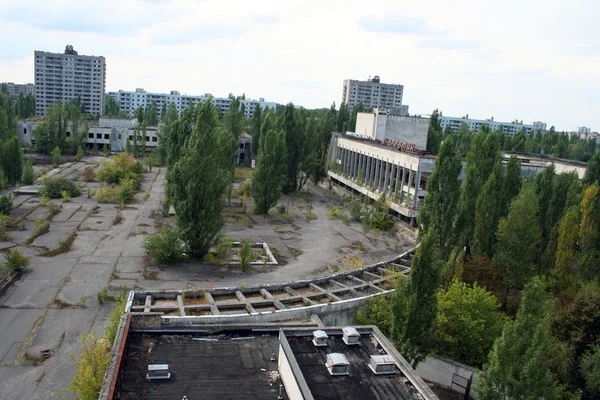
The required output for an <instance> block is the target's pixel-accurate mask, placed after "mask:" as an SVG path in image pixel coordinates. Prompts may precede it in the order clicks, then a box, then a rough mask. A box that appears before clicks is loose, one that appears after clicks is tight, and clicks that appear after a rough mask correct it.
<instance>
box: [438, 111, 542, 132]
mask: <svg viewBox="0 0 600 400" xmlns="http://www.w3.org/2000/svg"><path fill="white" fill-rule="evenodd" d="M462 124H467V125H468V126H469V130H471V131H473V132H477V131H478V130H479V128H481V127H482V126H484V125H487V126H489V127H490V129H491V130H492V131H496V130H499V129H502V131H504V132H507V133H510V134H511V135H515V134H516V133H517V132H519V131H520V130H521V129H525V133H527V134H531V133H535V132H537V131H538V130H539V131H541V132H544V131H546V123H545V122H542V121H534V122H532V123H531V124H529V125H528V124H523V121H519V120H515V121H512V122H500V121H494V117H491V118H489V119H485V120H483V119H474V118H469V114H467V115H466V116H464V117H447V116H445V115H441V114H440V125H441V127H442V130H445V129H446V127H450V129H451V130H452V131H453V132H456V130H457V129H458V127H459V126H460V125H462Z"/></svg>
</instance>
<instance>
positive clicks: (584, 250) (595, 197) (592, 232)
mask: <svg viewBox="0 0 600 400" xmlns="http://www.w3.org/2000/svg"><path fill="white" fill-rule="evenodd" d="M579 246H580V252H581V254H580V255H579V258H578V268H579V271H580V274H581V277H582V278H583V279H585V280H591V279H600V195H599V190H598V185H596V184H592V185H590V186H588V187H587V188H586V190H585V193H584V195H583V199H582V200H581V225H580V227H579Z"/></svg>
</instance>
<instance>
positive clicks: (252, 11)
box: [0, 0, 600, 130]
mask: <svg viewBox="0 0 600 400" xmlns="http://www.w3.org/2000/svg"><path fill="white" fill-rule="evenodd" d="M355 4H356V5H355ZM599 16H600V1H598V0H570V1H566V0H565V1H554V0H541V1H537V0H536V1H533V0H519V1H517V0H477V1H473V0H454V1H447V0H418V1H411V0H395V1H394V0H389V1H388V0H370V1H364V0H361V1H356V0H340V1H338V0H318V1H313V0H254V1H250V0H241V1H238V0H216V1H215V0H28V1H23V0H1V1H0V37H2V41H1V44H0V81H13V82H24V81H27V82H32V81H33V51H34V50H46V51H53V52H62V51H63V50H64V47H65V45H66V44H72V45H73V46H74V48H75V49H76V50H78V51H79V53H80V54H86V55H103V56H105V57H106V59H107V90H108V91H113V90H118V89H124V90H134V89H135V88H137V87H142V88H145V89H146V90H147V91H154V92H167V91H169V90H179V91H180V92H182V93H188V94H203V93H212V94H213V95H214V96H227V95H228V94H229V93H230V92H231V93H234V94H242V93H245V94H246V96H247V97H251V98H258V97H264V98H265V99H266V100H269V101H276V102H279V103H287V102H289V101H292V102H294V103H295V104H300V105H303V106H305V107H309V108H315V107H328V106H329V105H330V104H331V103H332V102H333V101H335V102H336V104H339V102H340V101H341V94H342V81H343V80H344V79H348V78H352V79H366V78H367V77H368V76H369V75H375V74H377V75H380V76H381V79H382V81H383V82H388V83H401V84H404V85H405V95H404V103H405V104H409V105H410V112H411V113H416V114H429V113H430V112H431V111H432V110H433V109H434V108H439V109H440V110H442V111H443V113H444V114H445V115H451V116H462V115H465V114H469V116H470V117H472V118H482V119H484V118H489V117H491V116H494V117H495V119H496V120H507V121H510V120H514V119H521V120H523V121H524V122H531V121H533V120H542V121H546V122H548V124H549V125H548V126H550V125H555V126H556V127H557V129H560V130H573V129H576V127H577V126H582V125H583V126H589V127H592V128H593V129H594V130H600V119H599V113H598V112H599V111H600V101H599V94H600V29H599Z"/></svg>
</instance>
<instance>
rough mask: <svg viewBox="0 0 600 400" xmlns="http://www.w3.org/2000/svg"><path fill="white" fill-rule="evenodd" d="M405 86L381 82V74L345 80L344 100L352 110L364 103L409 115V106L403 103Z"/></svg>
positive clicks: (398, 113) (367, 105)
mask: <svg viewBox="0 0 600 400" xmlns="http://www.w3.org/2000/svg"><path fill="white" fill-rule="evenodd" d="M403 94H404V86H403V85H398V84H392V83H381V79H380V78H379V76H377V75H375V76H374V77H373V78H371V77H369V79H367V80H366V81H358V80H353V79H346V80H344V89H343V92H342V102H344V103H345V104H346V105H347V106H348V108H350V110H352V109H353V108H354V107H356V106H357V105H359V104H360V103H362V104H363V105H364V106H365V107H371V108H380V109H385V110H389V111H390V112H392V113H394V114H397V115H407V114H408V106H407V105H403V104H402V96H403Z"/></svg>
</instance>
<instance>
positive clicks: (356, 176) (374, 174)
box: [327, 134, 435, 225]
mask: <svg viewBox="0 0 600 400" xmlns="http://www.w3.org/2000/svg"><path fill="white" fill-rule="evenodd" d="M384 143H386V142H378V141H373V140H368V139H360V138H356V137H352V136H348V135H341V134H333V135H332V138H331V143H330V145H329V151H328V165H329V170H328V172H327V175H328V176H329V179H330V181H331V183H332V185H333V186H334V187H335V186H337V187H340V188H343V189H345V190H348V191H350V192H352V193H354V194H358V195H363V196H368V197H369V198H371V199H373V200H377V199H379V197H380V196H381V195H383V194H385V195H386V196H387V198H388V204H389V207H390V210H391V211H392V212H393V213H394V214H395V215H396V216H397V217H398V218H400V219H401V220H402V221H404V222H407V223H410V224H413V225H414V224H415V223H416V217H417V215H418V214H419V209H420V208H421V206H422V204H423V198H424V197H425V194H426V193H427V192H426V191H425V184H426V182H427V178H428V177H429V175H431V173H432V172H433V168H434V165H435V155H433V154H430V153H427V152H425V151H421V150H417V149H413V150H400V147H399V146H398V145H397V143H395V142H394V143H393V144H392V142H387V144H384Z"/></svg>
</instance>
